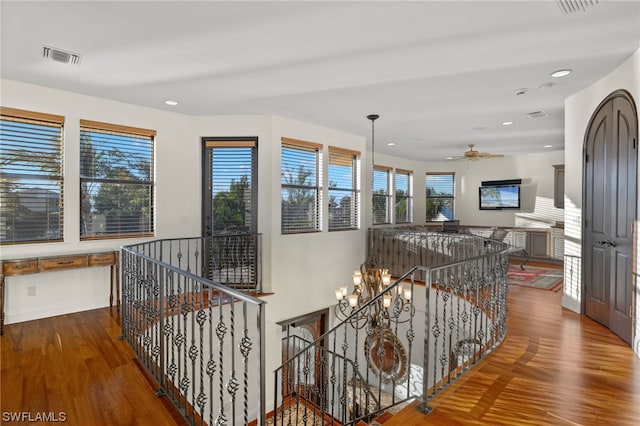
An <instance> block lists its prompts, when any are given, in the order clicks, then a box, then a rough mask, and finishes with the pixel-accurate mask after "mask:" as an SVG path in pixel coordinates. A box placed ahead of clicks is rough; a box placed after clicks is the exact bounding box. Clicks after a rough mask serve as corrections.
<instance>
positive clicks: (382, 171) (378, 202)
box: [371, 166, 391, 225]
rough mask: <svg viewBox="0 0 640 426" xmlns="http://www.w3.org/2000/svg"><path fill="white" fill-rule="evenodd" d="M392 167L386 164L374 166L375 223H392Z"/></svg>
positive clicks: (373, 208) (373, 213)
mask: <svg viewBox="0 0 640 426" xmlns="http://www.w3.org/2000/svg"><path fill="white" fill-rule="evenodd" d="M390 171H391V169H390V168H389V167H384V166H373V187H372V191H373V202H372V209H371V212H372V213H371V214H372V216H373V224H374V225H379V224H383V223H391V212H390V208H391V202H390V201H391V200H390V198H391V190H390V185H391V174H390Z"/></svg>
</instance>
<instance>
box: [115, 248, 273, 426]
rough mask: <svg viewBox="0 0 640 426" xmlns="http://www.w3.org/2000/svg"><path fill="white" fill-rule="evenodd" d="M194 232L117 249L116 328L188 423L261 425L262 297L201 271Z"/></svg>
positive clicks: (263, 349)
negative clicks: (119, 265) (119, 302)
mask: <svg viewBox="0 0 640 426" xmlns="http://www.w3.org/2000/svg"><path fill="white" fill-rule="evenodd" d="M204 241H205V240H203V239H200V238H195V239H179V240H158V241H151V242H147V243H141V244H135V245H131V246H127V247H124V248H122V251H121V261H122V281H121V282H122V305H121V312H122V319H121V325H122V335H123V338H124V339H126V340H127V342H128V343H129V344H130V345H131V347H132V348H133V350H134V352H135V353H136V355H137V357H138V360H139V361H140V364H141V365H142V366H143V367H144V368H145V369H146V370H147V372H148V373H149V374H150V375H151V377H153V379H154V380H155V381H156V383H157V393H158V395H166V396H167V397H168V398H169V400H170V401H171V402H172V403H173V404H174V405H175V406H176V407H177V409H178V411H179V412H180V414H181V415H182V416H183V417H184V418H185V419H186V420H187V422H188V423H189V424H191V425H214V424H218V425H224V424H247V423H249V422H251V421H253V420H255V419H258V420H259V424H261V425H262V424H265V412H266V406H265V334H264V329H265V312H264V305H265V302H264V301H262V300H260V299H257V298H255V297H252V296H250V295H248V294H246V293H244V292H241V291H238V290H236V289H233V288H230V287H229V286H225V285H222V284H220V283H216V282H213V281H211V280H209V279H208V278H206V277H204V276H203V271H205V270H206V268H205V263H204V262H203V251H202V250H203V242H204Z"/></svg>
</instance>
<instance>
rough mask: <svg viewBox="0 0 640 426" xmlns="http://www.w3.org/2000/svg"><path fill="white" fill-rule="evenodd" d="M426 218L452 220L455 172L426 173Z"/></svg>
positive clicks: (428, 219)
mask: <svg viewBox="0 0 640 426" xmlns="http://www.w3.org/2000/svg"><path fill="white" fill-rule="evenodd" d="M425 186H426V191H427V194H426V204H427V205H426V220H427V222H429V221H444V220H453V219H454V217H455V215H454V201H455V194H454V191H455V173H448V172H443V173H427V176H426V185H425Z"/></svg>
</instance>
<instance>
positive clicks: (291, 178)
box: [281, 164, 316, 231]
mask: <svg viewBox="0 0 640 426" xmlns="http://www.w3.org/2000/svg"><path fill="white" fill-rule="evenodd" d="M312 176H313V171H312V170H309V169H307V168H306V167H305V166H304V164H299V165H298V169H297V170H296V171H292V170H290V169H286V172H283V173H282V177H283V178H284V183H283V184H282V191H283V194H282V220H281V222H282V223H281V226H282V230H283V231H300V230H315V229H316V211H315V204H316V190H315V185H314V183H312V182H308V179H309V178H310V177H312ZM285 193H286V196H285Z"/></svg>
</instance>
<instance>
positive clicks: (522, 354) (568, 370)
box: [384, 286, 640, 426]
mask: <svg viewBox="0 0 640 426" xmlns="http://www.w3.org/2000/svg"><path fill="white" fill-rule="evenodd" d="M561 297H562V294H561V293H560V292H559V293H554V292H551V291H545V290H538V289H529V288H524V287H518V286H510V288H509V295H508V307H509V313H508V316H507V337H506V339H505V341H504V342H503V344H502V345H501V346H500V347H499V348H498V349H496V350H495V351H494V353H493V354H491V355H489V356H488V357H487V358H486V359H484V360H483V361H481V362H480V363H479V364H478V365H476V366H475V367H473V369H472V370H470V371H469V372H468V373H466V374H465V375H464V376H462V377H461V378H460V379H459V380H458V381H457V382H455V383H454V384H453V385H451V386H450V387H449V388H447V389H445V390H444V391H443V392H442V393H441V394H439V395H438V396H436V397H435V398H434V399H433V400H432V401H431V403H430V406H431V407H432V408H434V411H433V412H432V413H431V414H430V415H424V414H422V413H421V412H419V411H417V410H416V409H415V407H411V408H408V409H405V410H403V411H402V412H400V413H398V415H396V416H394V417H393V418H391V419H389V420H388V421H386V422H385V423H384V425H385V426H396V425H402V426H411V425H447V426H448V425H492V426H494V425H495V426H497V425H561V426H564V425H569V426H576V425H584V426H597V425H607V426H609V425H611V426H638V425H640V359H639V358H638V357H637V356H636V355H635V354H634V353H633V351H632V350H631V348H630V347H629V346H628V345H626V344H625V343H624V342H623V341H622V340H621V339H619V338H618V337H617V336H615V335H614V334H613V333H611V332H610V331H609V330H608V329H606V328H605V327H603V326H601V325H600V324H598V323H596V322H594V321H592V320H590V319H588V318H586V317H583V316H580V315H577V314H575V313H573V312H570V311H568V310H565V309H562V308H561V306H560V298H561ZM414 405H415V404H414Z"/></svg>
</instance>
